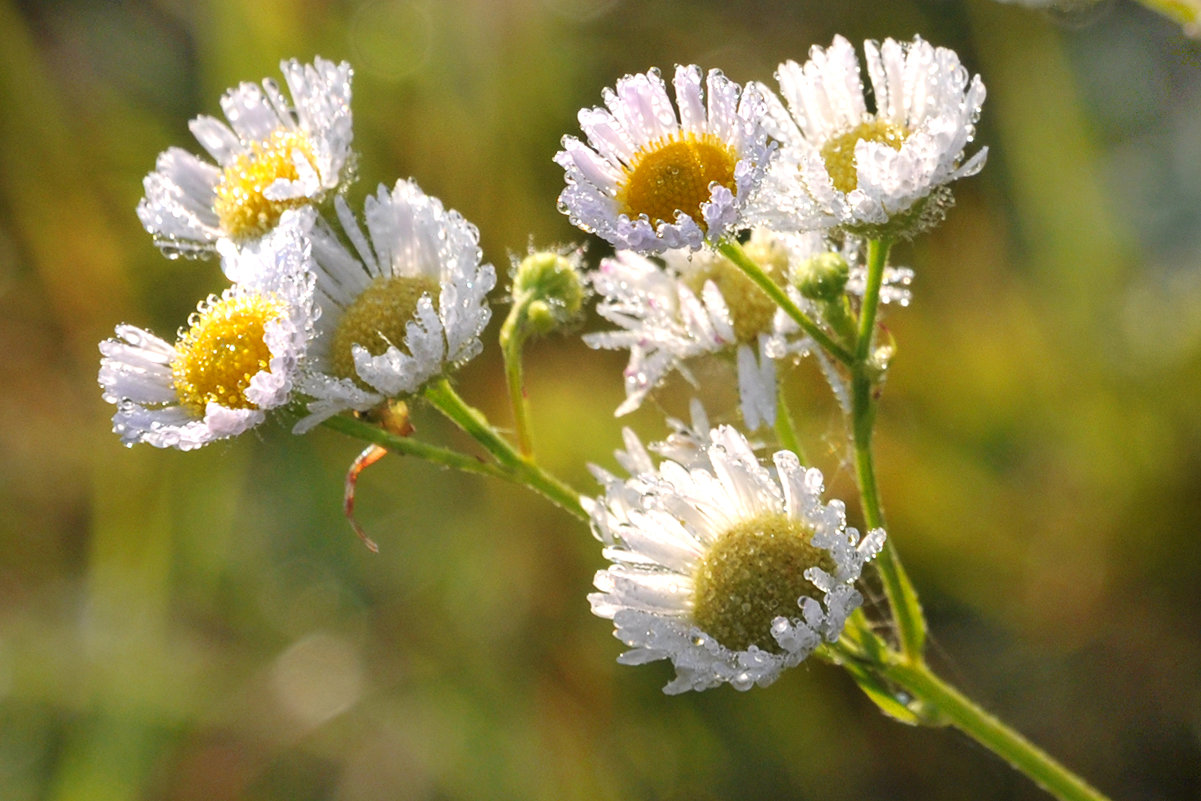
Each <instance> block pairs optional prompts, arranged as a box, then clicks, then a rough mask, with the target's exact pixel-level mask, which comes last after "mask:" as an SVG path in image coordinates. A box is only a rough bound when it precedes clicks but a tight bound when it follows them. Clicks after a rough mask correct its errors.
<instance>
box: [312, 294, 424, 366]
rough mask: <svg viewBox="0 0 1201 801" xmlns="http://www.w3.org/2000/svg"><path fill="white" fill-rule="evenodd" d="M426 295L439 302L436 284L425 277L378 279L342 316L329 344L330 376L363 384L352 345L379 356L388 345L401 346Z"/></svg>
mask: <svg viewBox="0 0 1201 801" xmlns="http://www.w3.org/2000/svg"><path fill="white" fill-rule="evenodd" d="M427 293H428V294H429V296H430V299H431V300H433V301H434V305H435V307H436V306H437V303H438V282H437V281H434V280H433V279H432V278H427V277H425V276H401V275H394V276H390V277H387V278H377V279H376V280H375V282H374V283H372V284H371V286H369V287H367V289H366V290H364V291H363V293H362V294H360V295H359V296H358V297H357V298H355V300H354V303H352V304H350V306H348V307H347V308H346V311H345V312H343V313H342V319H340V320H339V321H338V325H337V327H335V328H334V334H333V337H332V338H331V342H330V360H331V362H332V368H333V374H334V375H336V376H337V377H339V378H349V379H352V380H354V381H356V382H359V383H360V384H362V382H361V381H360V380H359V377H358V373H357V372H356V371H355V368H354V355H353V354H352V353H351V346H352V345H362V346H363V347H364V348H366V349H367V351H368V352H369V353H370V354H371V355H372V356H379V355H380V354H382V353H383V352H384V351H386V350H387V349H388V347H389V346H390V345H395V346H396V347H398V348H399V347H402V346H403V343H404V338H405V326H406V325H407V324H408V322H409V321H410V320H412V319H413V313H414V312H415V311H416V310H417V301H418V300H420V299H421V296H422V295H424V294H427Z"/></svg>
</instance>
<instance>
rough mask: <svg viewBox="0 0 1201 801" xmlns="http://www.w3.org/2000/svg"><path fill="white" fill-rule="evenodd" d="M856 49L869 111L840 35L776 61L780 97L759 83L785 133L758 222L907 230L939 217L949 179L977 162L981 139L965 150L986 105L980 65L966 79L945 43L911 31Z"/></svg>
mask: <svg viewBox="0 0 1201 801" xmlns="http://www.w3.org/2000/svg"><path fill="white" fill-rule="evenodd" d="M864 50H865V55H866V60H867V72H868V75H869V76H870V79H871V84H872V95H873V96H874V98H875V110H874V111H869V110H868V104H867V99H866V96H865V90H864V85H863V80H862V77H861V73H860V69H859V60H858V57H857V56H856V54H855V49H854V47H853V46H852V45H851V43H850V42H848V41H847V40H846V39H844V38H843V37H841V36H839V37H836V38H835V39H834V42H833V44H832V45H831V46H830V47H828V48H824V49H823V48H821V47H814V48H812V50H811V51H810V57H809V60H808V61H807V62H805V64H803V65H801V64H797V63H796V62H793V61H788V62H786V63H784V64H781V65H780V67H779V69H778V70H777V71H776V78H777V80H778V81H779V87H780V97H777V96H776V95H775V94H774V93H772V92H771V90H769V89H768V88H767V87H761V91H762V92H763V95H764V97H765V102H766V103H767V106H768V109H769V111H768V115H767V116H768V122H767V126H768V128H769V130H770V131H771V134H772V136H774V137H776V138H777V139H779V140H780V141H781V142H782V143H783V144H782V147H781V152H780V156H779V158H778V159H777V160H776V162H775V163H774V164H773V167H772V170H771V174H770V177H769V179H768V180H767V181H766V182H765V185H764V190H763V192H762V193H761V197H760V198H758V200H757V203H756V207H755V210H754V213H755V214H756V215H757V218H758V219H761V220H763V221H765V223H766V224H770V225H772V226H773V227H777V228H780V229H781V230H795V229H797V228H799V229H801V230H809V229H829V228H841V229H843V230H844V231H847V232H850V233H854V234H859V235H862V236H869V237H877V238H878V237H893V238H896V237H906V236H912V235H913V234H915V233H917V232H919V231H921V230H924V229H926V228H928V227H930V226H932V225H934V224H936V223H937V222H938V221H939V220H940V219H941V218H942V215H943V214H944V213H945V210H946V208H947V207H948V206H949V205H950V203H951V202H952V197H951V191H950V188H949V184H950V183H951V182H952V181H955V180H957V179H959V178H963V177H966V176H969V175H974V174H975V173H977V172H979V171H980V169H981V168H982V167H983V166H984V161H985V158H986V157H987V153H988V149H987V148H981V149H980V150H979V151H977V152H976V153H974V154H972V155H971V156H966V155H965V149H966V148H967V146H968V144H969V143H971V141H972V139H973V137H974V136H975V123H976V121H977V119H978V118H979V116H980V110H981V106H982V104H983V103H984V95H985V91H984V84H983V82H982V81H981V80H980V76H979V75H976V76H973V77H971V78H970V79H969V77H968V72H967V70H966V69H965V68H964V67H963V65H962V64H960V62H959V57H958V56H957V55H956V54H955V53H954V52H953V51H951V50H948V49H946V48H942V47H937V48H936V47H934V46H932V45H930V44H929V43H927V42H925V41H924V40H922V39H921V37H915V38H914V39H913V41H911V42H897V41H894V40H893V39H885V40H884V42H883V44H879V43H877V42H874V41H868V42H866V43H865V44H864ZM781 97H782V98H783V101H782V102H781V99H780V98H781Z"/></svg>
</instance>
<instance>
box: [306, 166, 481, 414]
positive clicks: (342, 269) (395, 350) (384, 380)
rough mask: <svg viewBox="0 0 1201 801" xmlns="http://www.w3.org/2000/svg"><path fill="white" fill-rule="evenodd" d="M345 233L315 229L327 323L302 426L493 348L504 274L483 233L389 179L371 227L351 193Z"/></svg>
mask: <svg viewBox="0 0 1201 801" xmlns="http://www.w3.org/2000/svg"><path fill="white" fill-rule="evenodd" d="M335 209H336V212H337V216H338V220H339V223H340V225H341V228H342V234H344V236H345V238H346V240H347V241H349V242H350V243H351V245H352V247H353V250H351V249H348V248H347V247H346V245H345V244H343V240H342V238H341V236H339V233H338V232H336V231H335V230H334V229H333V227H331V226H329V225H328V224H326V223H324V222H320V221H319V222H318V224H317V225H316V226H315V227H314V229H313V253H314V259H315V262H316V268H315V269H316V278H317V303H318V305H319V307H320V310H321V316H320V319H319V320H318V322H317V329H318V339H317V341H316V342H315V343H314V347H313V358H312V359H311V360H310V371H309V372H308V374H307V375H306V377H305V379H304V381H303V390H304V392H305V393H306V394H307V395H309V396H310V397H311V398H312V399H313V400H312V402H311V403H309V406H308V409H309V415H308V416H307V417H306V418H305V419H303V420H301V421H300V423H298V424H297V426H296V431H297V433H302V432H304V431H306V430H308V429H309V428H311V427H312V426H314V425H316V424H317V423H319V422H320V421H321V420H323V419H325V418H327V417H330V416H332V415H334V414H338V413H339V412H342V411H346V410H350V409H354V410H357V411H368V410H371V409H373V408H375V407H377V406H379V405H380V404H381V403H382V402H384V401H386V400H389V399H398V398H404V397H408V396H410V395H412V394H414V393H416V392H417V391H418V390H420V389H421V388H422V386H423V385H425V384H426V383H427V382H428V381H430V380H431V379H433V378H436V377H437V376H440V375H443V374H444V373H446V372H448V371H450V370H452V369H454V368H456V367H458V366H460V365H462V364H463V363H464V362H466V361H468V360H470V359H472V358H473V357H475V356H476V355H477V354H479V353H480V351H481V350H482V349H483V344H482V343H481V342H480V334H481V332H482V331H483V330H484V327H485V326H486V325H487V324H488V320H489V318H490V316H491V308H490V307H489V306H488V303H487V294H488V292H489V291H490V290H491V289H492V288H493V287H494V286H495V284H496V271H495V270H494V269H493V267H492V265H491V264H482V263H481V258H482V252H481V250H480V246H479V232H478V231H477V230H476V228H475V226H474V225H472V224H471V223H469V222H468V221H467V220H465V219H464V218H463V217H462V216H461V215H460V214H459V213H458V212H456V211H453V210H450V209H446V208H444V207H443V205H442V203H441V201H439V200H438V199H437V198H433V197H430V196H428V195H426V194H425V193H424V192H422V191H421V189H420V188H419V187H418V186H417V184H416V183H414V182H412V181H398V182H397V183H396V185H395V187H393V188H392V189H391V190H389V189H388V188H387V187H385V186H380V187H379V189H378V190H377V192H376V194H375V195H374V196H369V197H368V198H367V200H366V202H365V204H364V209H363V217H364V220H365V222H366V226H367V232H366V234H364V232H363V230H362V229H361V228H360V227H359V223H358V221H357V220H356V219H355V216H354V214H353V213H352V212H351V210H350V208H349V207H348V206H347V204H346V202H345V201H344V200H342V198H338V199H337V200H336V201H335Z"/></svg>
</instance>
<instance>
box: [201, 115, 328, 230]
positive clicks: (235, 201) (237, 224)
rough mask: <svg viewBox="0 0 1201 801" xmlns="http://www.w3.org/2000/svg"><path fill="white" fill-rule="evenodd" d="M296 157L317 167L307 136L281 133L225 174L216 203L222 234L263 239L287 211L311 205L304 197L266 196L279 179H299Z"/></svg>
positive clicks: (242, 157)
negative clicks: (268, 188)
mask: <svg viewBox="0 0 1201 801" xmlns="http://www.w3.org/2000/svg"><path fill="white" fill-rule="evenodd" d="M297 155H299V156H301V157H302V158H304V159H305V160H306V161H308V162H309V163H310V164H313V165H314V168H315V167H316V165H315V163H314V158H313V148H312V146H311V145H310V143H309V139H308V137H307V136H306V135H305V134H304V133H303V132H302V131H295V130H292V131H288V130H279V131H276V132H274V133H273V134H271V136H270V138H268V139H267V140H266V141H263V142H256V143H254V144H252V145H251V146H250V152H249V153H243V154H241V155H239V156H238V157H237V158H236V159H235V160H234V162H233V163H232V164H230V165H229V166H227V167H226V168H225V169H224V170H223V171H222V173H221V180H220V181H219V182H218V183H217V187H216V198H215V199H214V201H213V211H215V212H216V213H217V219H218V220H219V221H220V223H221V230H222V232H224V233H225V234H226V235H227V236H228V237H229V238H230V239H233V240H235V241H237V240H245V239H252V238H254V237H257V236H262V235H263V234H265V233H267V232H268V231H269V230H271V228H273V227H274V226H275V224H276V223H278V222H279V218H280V217H281V216H282V215H283V213H284V212H285V211H287V210H288V209H290V208H296V207H298V206H303V205H304V204H305V203H307V202H308V200H307V199H305V198H293V199H291V200H269V199H268V198H266V197H265V196H264V195H263V190H265V189H266V188H267V187H268V186H270V185H271V184H272V183H274V182H275V181H276V180H278V179H280V178H283V179H286V180H289V181H295V180H296V179H297V178H298V177H299V175H298V173H297V170H296V160H295V159H296V156H297Z"/></svg>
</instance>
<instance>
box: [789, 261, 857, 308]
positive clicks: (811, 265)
mask: <svg viewBox="0 0 1201 801" xmlns="http://www.w3.org/2000/svg"><path fill="white" fill-rule="evenodd" d="M850 274H851V268H850V266H849V265H848V264H847V260H846V259H844V258H843V257H842V254H841V253H835V252H834V251H829V252H826V253H822V254H821V255H819V256H814V257H813V258H811V259H809V260H808V261H806V262H805V263H803V264H801V265H800V266H799V267H797V269H796V272H795V274H794V278H793V281H794V282H795V283H796V288H797V289H798V290H800V292H801V294H802V295H804V296H805V297H807V298H809V299H810V300H824V301H833V300H837V299H838V298H839V296H841V295H842V293H843V290H844V289H846V286H847V278H848V277H849V276H850Z"/></svg>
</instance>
